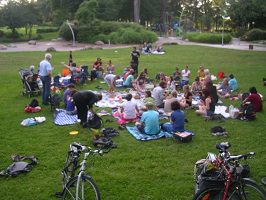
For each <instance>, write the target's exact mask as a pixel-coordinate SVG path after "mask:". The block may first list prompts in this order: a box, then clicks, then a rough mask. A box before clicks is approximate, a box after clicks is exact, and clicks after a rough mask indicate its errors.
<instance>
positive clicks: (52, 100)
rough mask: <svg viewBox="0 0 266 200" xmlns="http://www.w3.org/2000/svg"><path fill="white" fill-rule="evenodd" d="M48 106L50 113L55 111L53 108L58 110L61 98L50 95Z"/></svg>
mask: <svg viewBox="0 0 266 200" xmlns="http://www.w3.org/2000/svg"><path fill="white" fill-rule="evenodd" d="M49 98H50V104H51V111H53V110H55V108H60V102H61V101H62V97H61V96H60V95H59V94H54V95H50V97H49Z"/></svg>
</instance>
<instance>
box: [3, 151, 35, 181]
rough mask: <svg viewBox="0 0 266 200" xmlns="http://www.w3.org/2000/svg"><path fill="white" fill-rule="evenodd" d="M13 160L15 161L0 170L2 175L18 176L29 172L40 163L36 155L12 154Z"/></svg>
mask: <svg viewBox="0 0 266 200" xmlns="http://www.w3.org/2000/svg"><path fill="white" fill-rule="evenodd" d="M11 160H12V161H14V162H13V163H12V164H11V165H10V166H8V167H7V168H6V169H4V170H2V171H1V172H0V175H1V176H17V175H19V174H21V173H25V172H29V171H31V169H32V167H33V166H34V165H36V164H37V163H38V162H37V159H36V158H35V156H20V155H12V156H11Z"/></svg>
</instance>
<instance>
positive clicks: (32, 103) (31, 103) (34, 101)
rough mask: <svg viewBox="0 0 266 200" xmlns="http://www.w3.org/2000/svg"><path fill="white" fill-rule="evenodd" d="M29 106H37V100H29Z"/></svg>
mask: <svg viewBox="0 0 266 200" xmlns="http://www.w3.org/2000/svg"><path fill="white" fill-rule="evenodd" d="M29 106H30V107H34V108H35V107H37V106H39V102H38V100H37V99H32V101H31V102H30V104H29Z"/></svg>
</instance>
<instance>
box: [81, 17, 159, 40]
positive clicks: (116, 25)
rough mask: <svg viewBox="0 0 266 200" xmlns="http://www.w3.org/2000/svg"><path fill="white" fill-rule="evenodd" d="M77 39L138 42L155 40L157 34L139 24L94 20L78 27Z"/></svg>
mask: <svg viewBox="0 0 266 200" xmlns="http://www.w3.org/2000/svg"><path fill="white" fill-rule="evenodd" d="M77 40H78V41H80V42H90V43H94V42H95V41H97V40H101V41H103V42H105V43H108V40H110V42H111V43H112V44H118V43H120V44H121V43H123V44H140V43H143V42H154V41H156V40H157V35H156V33H154V32H151V31H148V30H146V29H144V28H143V27H142V26H141V25H139V24H133V23H121V22H104V21H99V20H95V21H93V22H91V23H89V24H86V25H82V26H80V27H79V28H78V33H77Z"/></svg>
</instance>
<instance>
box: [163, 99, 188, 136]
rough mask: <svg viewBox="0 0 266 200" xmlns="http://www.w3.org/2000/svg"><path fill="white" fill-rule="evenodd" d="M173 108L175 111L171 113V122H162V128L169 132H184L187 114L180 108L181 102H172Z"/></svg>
mask: <svg viewBox="0 0 266 200" xmlns="http://www.w3.org/2000/svg"><path fill="white" fill-rule="evenodd" d="M171 109H172V110H173V111H174V112H172V113H171V117H170V122H166V123H164V124H162V129H163V130H164V131H166V132H168V133H175V132H183V131H184V130H185V129H184V124H185V115H184V112H183V111H182V110H180V104H179V102H178V101H174V102H172V103H171Z"/></svg>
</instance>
